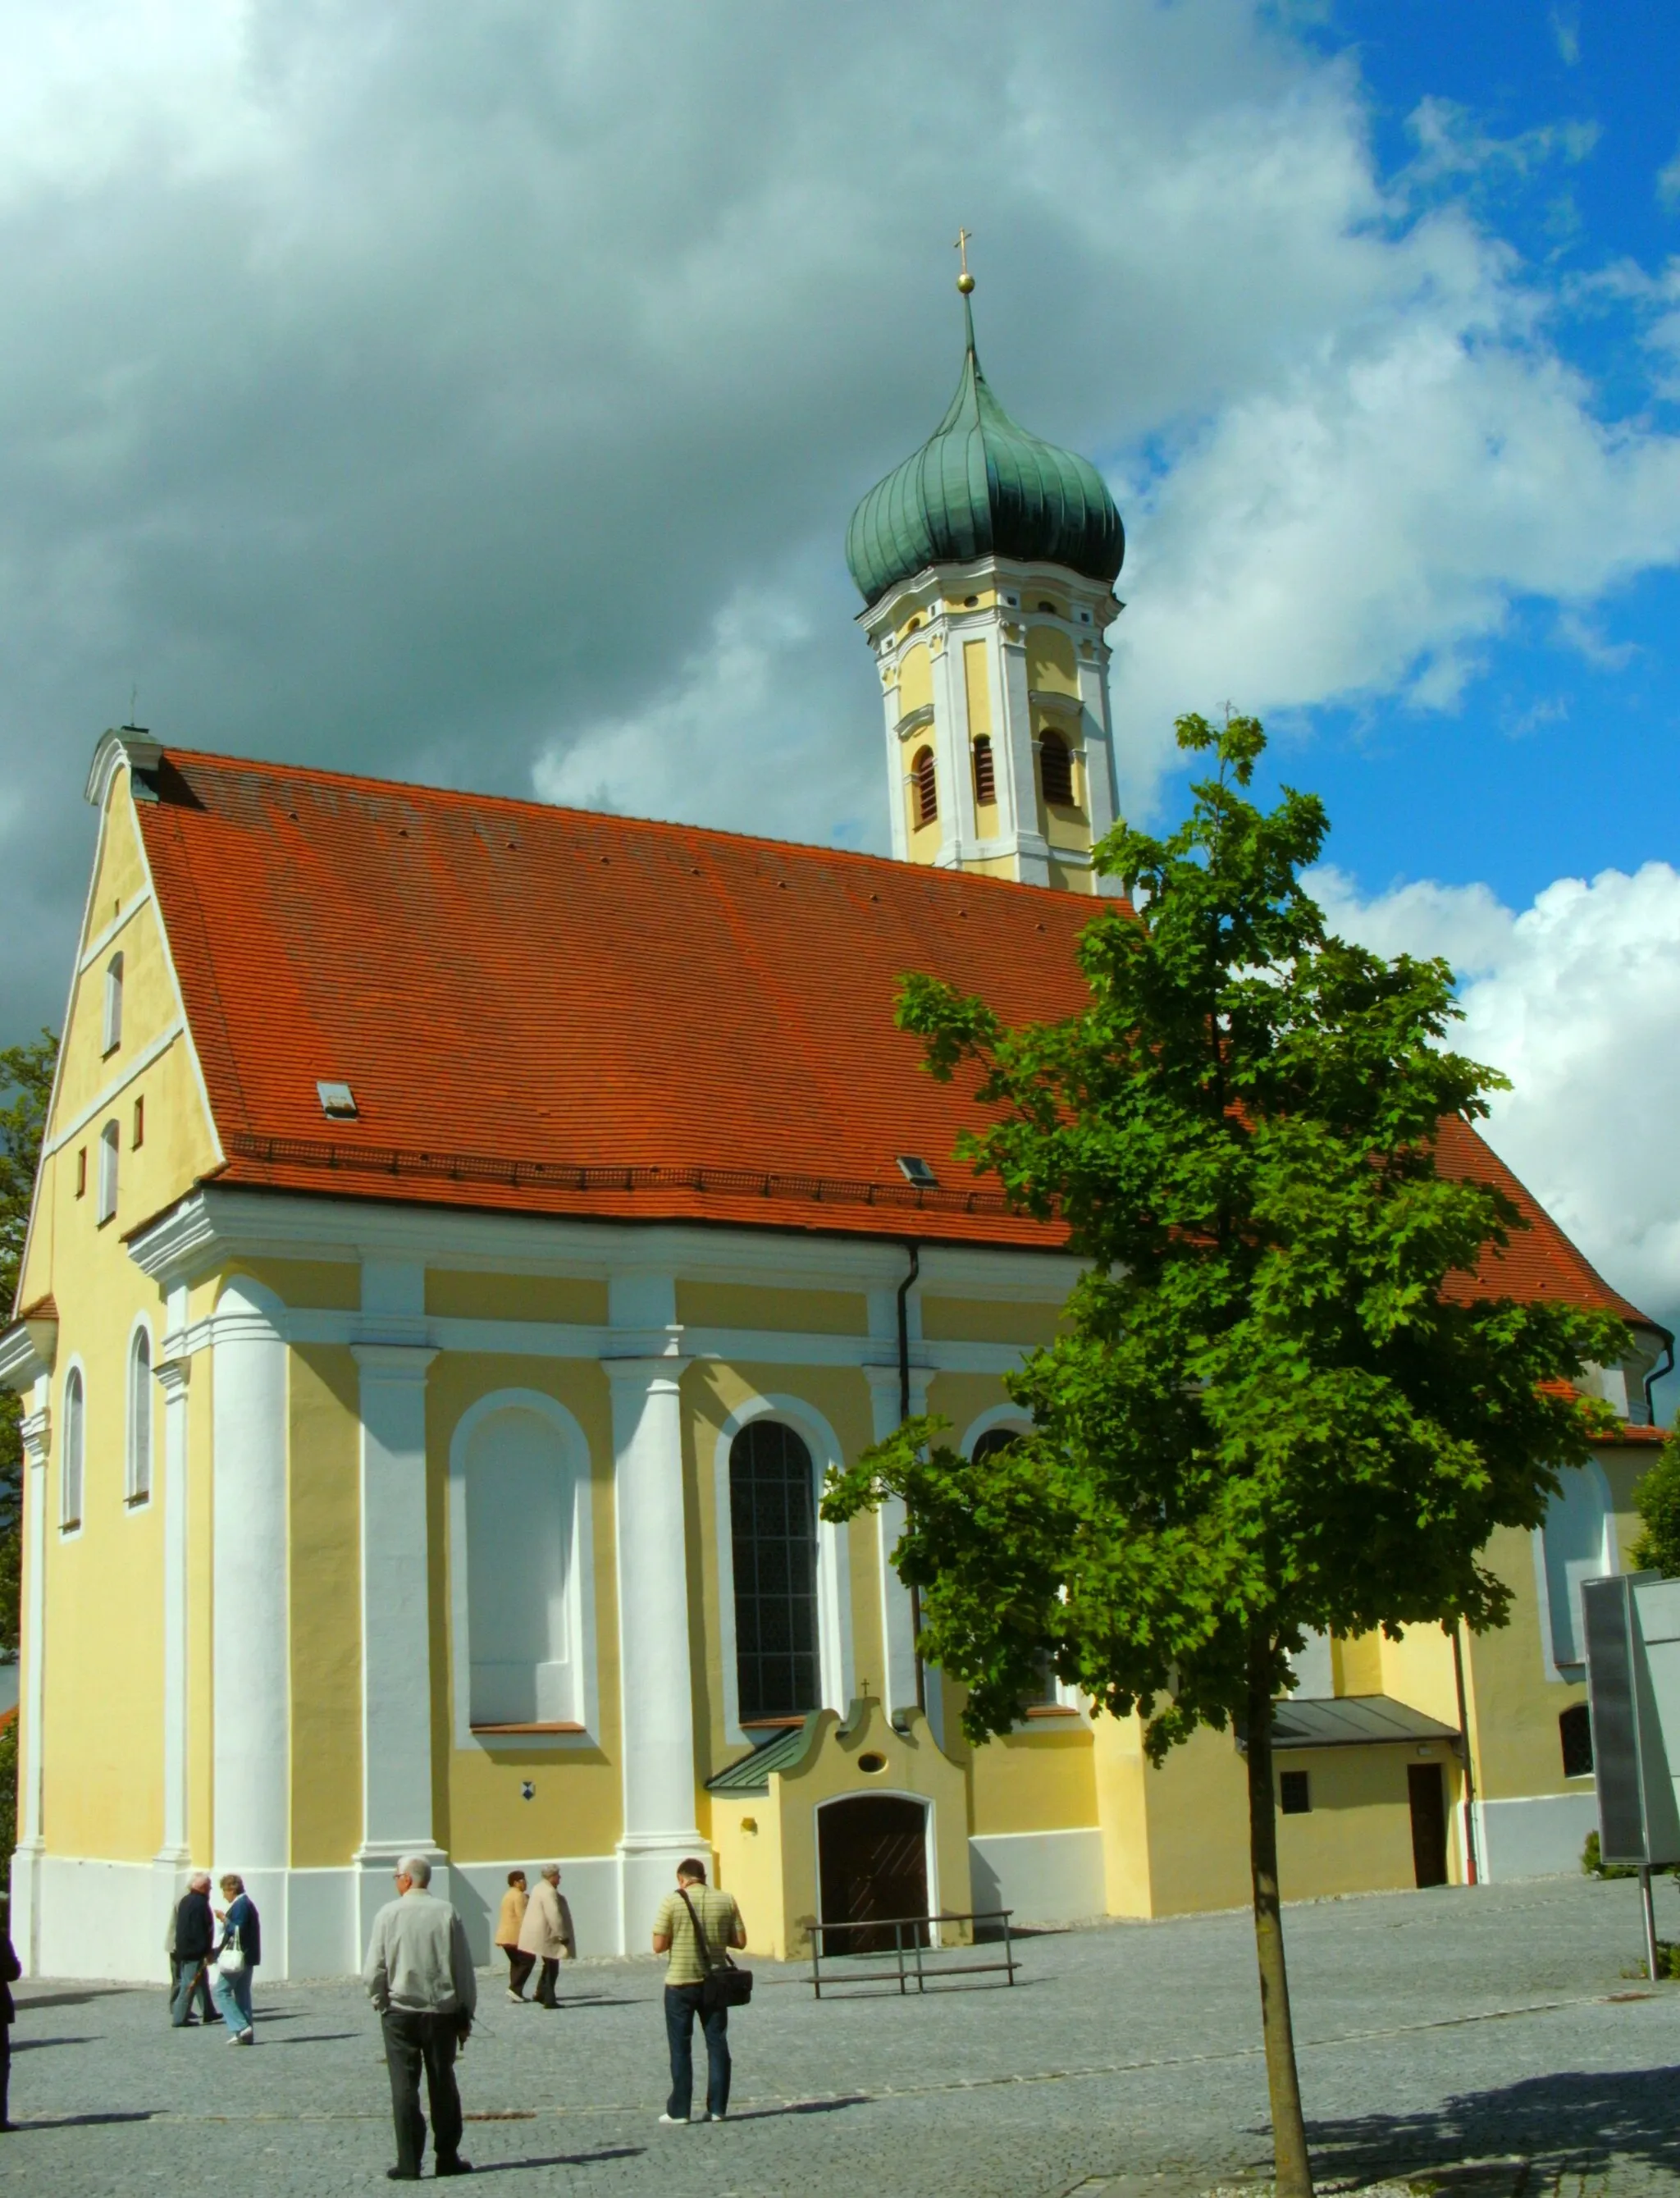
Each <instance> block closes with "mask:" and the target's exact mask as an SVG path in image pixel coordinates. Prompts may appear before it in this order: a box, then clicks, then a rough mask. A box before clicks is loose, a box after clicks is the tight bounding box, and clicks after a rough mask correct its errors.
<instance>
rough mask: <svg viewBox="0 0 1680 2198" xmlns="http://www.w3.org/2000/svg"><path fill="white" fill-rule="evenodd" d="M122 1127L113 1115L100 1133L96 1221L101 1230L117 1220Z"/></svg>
mask: <svg viewBox="0 0 1680 2198" xmlns="http://www.w3.org/2000/svg"><path fill="white" fill-rule="evenodd" d="M122 1143H123V1133H122V1125H121V1124H120V1123H119V1121H118V1119H117V1118H116V1116H115V1115H114V1114H113V1116H112V1117H111V1119H110V1120H109V1121H108V1122H107V1123H106V1125H105V1126H104V1127H103V1129H102V1130H101V1131H100V1133H99V1184H98V1203H97V1205H96V1207H95V1209H94V1217H93V1218H94V1220H95V1222H96V1224H98V1226H99V1227H100V1228H103V1227H104V1226H105V1224H106V1223H107V1222H108V1221H114V1220H115V1219H116V1218H117V1180H118V1176H119V1171H120V1166H121V1155H122Z"/></svg>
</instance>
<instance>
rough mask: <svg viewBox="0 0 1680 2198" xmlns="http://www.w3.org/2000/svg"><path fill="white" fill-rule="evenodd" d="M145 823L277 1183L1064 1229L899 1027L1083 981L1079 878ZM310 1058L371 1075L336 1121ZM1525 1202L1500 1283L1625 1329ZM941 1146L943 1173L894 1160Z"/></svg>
mask: <svg viewBox="0 0 1680 2198" xmlns="http://www.w3.org/2000/svg"><path fill="white" fill-rule="evenodd" d="M156 784H157V787H158V790H159V793H160V800H158V801H157V802H156V803H147V802H142V803H140V804H139V805H137V815H138V817H139V818H140V823H141V828H142V832H143V834H144V837H145V842H146V847H147V852H148V855H149V858H150V860H151V866H152V873H153V877H154V881H155V884H156V887H157V892H158V895H159V899H160V904H161V907H162V910H163V913H164V917H165V921H166V924H167V927H168V931H169V937H170V943H171V950H172V951H173V954H174V957H175V963H176V968H177V972H178V974H179V976H180V980H181V985H182V989H183V992H184V994H185V999H186V1009H187V1015H188V1018H189V1022H190V1024H191V1026H192V1030H193V1034H194V1038H195V1041H196V1043H197V1045H198V1050H199V1055H200V1058H201V1061H202V1063H203V1067H204V1073H205V1079H206V1084H207V1085H208V1087H209V1092H210V1101H211V1106H212V1110H213V1112H214V1114H215V1117H216V1123H217V1127H218V1131H219V1133H220V1135H221V1139H222V1144H223V1149H224V1152H225V1153H226V1154H227V1156H228V1165H227V1167H226V1170H225V1171H224V1175H223V1177H222V1178H221V1179H222V1180H223V1181H226V1182H231V1183H247V1184H261V1185H265V1186H270V1187H273V1188H276V1189H288V1190H298V1191H309V1192H317V1193H318V1192H321V1191H323V1190H328V1189H330V1190H331V1191H333V1192H334V1193H337V1194H339V1195H349V1196H359V1197H369V1198H379V1199H397V1200H404V1201H421V1202H426V1203H430V1204H437V1205H450V1206H465V1207H480V1208H485V1207H489V1208H499V1209H503V1210H508V1211H514V1212H542V1213H564V1214H578V1215H589V1216H592V1217H597V1218H634V1219H637V1220H666V1221H669V1220H703V1221H717V1222H725V1223H731V1224H748V1225H756V1226H760V1227H763V1226H766V1225H769V1226H776V1227H784V1228H785V1227H793V1228H804V1229H813V1230H824V1231H830V1232H840V1233H842V1234H848V1235H869V1236H874V1235H889V1236H899V1237H904V1236H916V1237H918V1238H921V1239H923V1240H927V1241H941V1240H943V1241H957V1242H970V1243H993V1244H1014V1245H1020V1246H1031V1247H1035V1248H1039V1249H1046V1250H1049V1249H1055V1248H1057V1247H1059V1246H1060V1245H1061V1242H1062V1241H1063V1237H1062V1232H1061V1230H1060V1229H1058V1228H1055V1227H1047V1226H1044V1225H1043V1224H1038V1223H1035V1222H1032V1221H1031V1220H1028V1219H1026V1218H1023V1217H1021V1216H1020V1215H1017V1214H1012V1213H1010V1212H1008V1211H1007V1210H1006V1209H1005V1207H1004V1206H1003V1201H1002V1198H1001V1196H1000V1195H999V1194H998V1191H997V1186H996V1183H995V1181H994V1180H993V1179H991V1178H980V1179H978V1180H977V1179H976V1178H974V1176H973V1175H972V1174H971V1173H970V1172H968V1170H967V1169H965V1168H963V1167H962V1166H959V1165H958V1163H957V1162H956V1161H955V1160H953V1159H952V1158H951V1156H950V1155H951V1148H952V1146H953V1144H954V1143H955V1141H956V1137H957V1135H958V1133H959V1132H960V1131H962V1129H964V1128H966V1127H969V1126H972V1125H973V1124H974V1121H975V1119H976V1114H975V1109H974V1102H973V1098H972V1091H973V1084H972V1080H967V1079H962V1078H959V1079H957V1080H956V1082H955V1083H953V1084H937V1083H935V1082H934V1081H933V1079H932V1078H931V1077H929V1076H928V1075H927V1074H926V1073H924V1071H923V1069H922V1067H921V1045H920V1043H919V1041H917V1040H916V1039H915V1038H910V1037H908V1036H906V1035H904V1033H903V1032H898V1031H897V1030H895V1029H894V1028H893V1027H892V1002H893V997H894V993H895V991H896V987H897V985H898V979H899V977H900V976H901V975H902V974H904V973H905V972H906V971H909V970H913V969H925V970H930V971H933V973H935V974H938V975H939V976H941V977H944V978H945V979H947V980H950V982H951V983H953V984H955V985H957V986H962V987H963V988H964V989H967V990H970V991H976V992H979V993H980V994H981V995H983V997H985V999H986V1000H988V1001H989V1002H990V1003H991V1006H992V1007H993V1008H994V1009H996V1010H997V1012H998V1014H999V1015H1002V1016H1003V1017H1004V1018H1005V1019H1006V1020H1009V1021H1026V1020H1029V1019H1045V1018H1049V1017H1054V1016H1056V1015H1066V1014H1070V1013H1072V1012H1073V1011H1074V1010H1075V1009H1077V1008H1078V1006H1079V1005H1080V1003H1081V1002H1082V1001H1083V999H1084V985H1083V981H1082V980H1081V979H1080V977H1079V974H1078V970H1077V969H1076V968H1075V966H1074V962H1073V951H1072V950H1073V942H1074V939H1076V937H1077V936H1078V933H1079V931H1080V930H1081V928H1082V927H1084V924H1086V923H1087V922H1089V921H1090V916H1091V913H1092V909H1091V904H1090V901H1089V900H1088V899H1086V898H1084V897H1083V896H1082V895H1076V894H1073V893H1057V892H1051V891H1048V890H1043V889H1041V888H1038V887H1030V886H1017V885H1011V884H1009V883H1008V882H1007V881H1003V880H999V879H992V878H979V877H969V876H966V875H962V874H961V873H958V872H954V871H948V870H933V869H924V868H921V867H920V866H917V865H913V864H910V863H898V862H890V861H885V860H882V859H881V858H878V857H875V856H869V855H857V854H851V853H846V852H841V851H839V850H836V849H833V848H822V847H800V846H788V845H787V844H785V843H784V842H782V841H779V840H754V839H749V838H747V837H745V836H743V835H741V834H735V833H725V832H708V831H701V830H699V829H695V828H694V827H691V826H687V825H680V824H660V823H644V822H642V821H640V820H636V819H631V818H626V817H610V816H600V815H596V814H593V813H590V812H589V811H578V810H571V809H554V808H549V807H547V806H544V805H540V804H538V803H533V802H527V801H510V800H500V799H497V798H496V797H493V796H491V795H486V794H458V793H449V792H443V791H439V790H437V789H435V788H426V787H415V786H403V785H397V784H392V783H390V782H385V781H381V780H375V779H365V778H353V777H350V776H343V775H340V774H338V773H334V772H328V771H319V770H301V769H298V768H295V767H293V766H289V765H279V764H261V763H246V762H240V761H235V760H231V759H227V758H224V757H216V756H205V755H195V754H189V753H182V752H177V751H171V752H170V753H167V754H166V756H165V758H164V759H163V762H162V764H161V765H160V768H159V770H158V772H157V775H156ZM317 1080H333V1081H341V1082H344V1083H346V1084H349V1085H350V1087H351V1089H352V1092H353V1093H354V1095H355V1098H356V1102H357V1108H358V1115H357V1119H355V1120H353V1121H329V1120H328V1119H327V1118H326V1117H325V1115H324V1114H323V1111H322V1108H321V1103H320V1101H319V1098H318V1097H317V1092H316V1084H317ZM1444 1146H1445V1151H1446V1154H1447V1155H1448V1164H1449V1166H1454V1167H1461V1166H1462V1168H1463V1169H1464V1171H1465V1172H1468V1173H1470V1174H1474V1175H1478V1176H1480V1177H1482V1178H1486V1179H1491V1180H1495V1181H1497V1182H1499V1183H1502V1184H1503V1186H1504V1187H1505V1189H1507V1190H1508V1191H1509V1193H1510V1195H1512V1196H1513V1197H1514V1199H1515V1200H1516V1201H1517V1202H1518V1203H1519V1205H1520V1206H1521V1207H1523V1209H1524V1211H1525V1212H1526V1213H1528V1214H1529V1216H1530V1217H1531V1218H1532V1221H1533V1223H1534V1226H1533V1228H1532V1230H1529V1231H1527V1232H1526V1233H1525V1234H1524V1235H1522V1236H1519V1237H1517V1238H1514V1240H1513V1243H1512V1247H1511V1249H1510V1251H1509V1253H1507V1254H1506V1255H1505V1258H1504V1259H1503V1262H1497V1263H1494V1264H1493V1265H1490V1266H1488V1268H1487V1270H1486V1273H1485V1281H1486V1282H1487V1283H1489V1284H1490V1285H1491V1286H1492V1287H1494V1288H1502V1289H1507V1288H1509V1289H1511V1290H1513V1291H1514V1294H1517V1295H1519V1296H1527V1295H1529V1294H1540V1293H1555V1294H1557V1295H1558V1296H1559V1297H1561V1298H1567V1299H1571V1300H1575V1301H1577V1302H1583V1303H1594V1304H1603V1305H1613V1306H1614V1307H1615V1308H1616V1309H1617V1310H1618V1311H1621V1312H1623V1313H1625V1314H1627V1315H1629V1316H1630V1317H1635V1318H1638V1317H1640V1316H1638V1315H1637V1314H1636V1311H1635V1310H1634V1308H1633V1307H1631V1305H1628V1304H1627V1302H1626V1301H1625V1300H1623V1299H1621V1298H1619V1297H1618V1296H1617V1295H1616V1294H1615V1293H1614V1292H1613V1291H1611V1290H1609V1289H1608V1288H1607V1286H1606V1285H1605V1284H1604V1283H1603V1282H1602V1281H1601V1280H1600V1279H1599V1277H1598V1276H1596V1274H1595V1273H1594V1272H1593V1270H1592V1269H1591V1267H1590V1266H1589V1265H1588V1264H1587V1262H1586V1261H1585V1260H1584V1259H1583V1258H1582V1257H1581V1255H1580V1253H1578V1252H1577V1251H1576V1250H1575V1248H1574V1247H1573V1246H1572V1244H1571V1243H1569V1241H1568V1240H1567V1238H1566V1237H1565V1236H1563V1234H1562V1232H1561V1230H1559V1229H1558V1228H1557V1227H1556V1225H1555V1224H1554V1223H1553V1222H1552V1221H1551V1220H1550V1219H1549V1217H1547V1216H1546V1215H1545V1214H1544V1213H1543V1212H1542V1210H1541V1208H1540V1207H1538V1205H1537V1204H1536V1203H1535V1201H1533V1199H1532V1198H1531V1197H1530V1196H1529V1195H1528V1194H1527V1193H1526V1191H1525V1190H1524V1189H1522V1186H1521V1185H1520V1183H1517V1182H1516V1180H1515V1178H1514V1177H1512V1176H1511V1175H1510V1174H1509V1171H1508V1170H1506V1169H1505V1168H1504V1167H1503V1166H1502V1165H1501V1163H1500V1162H1499V1161H1498V1160H1496V1159H1495V1158H1494V1156H1493V1154H1491V1152H1489V1151H1488V1149H1487V1148H1486V1147H1485V1145H1483V1144H1482V1143H1481V1142H1480V1140H1479V1138H1477V1137H1475V1135H1474V1132H1473V1131H1470V1130H1468V1129H1467V1128H1465V1127H1464V1126H1463V1125H1462V1124H1458V1123H1450V1124H1449V1125H1447V1131H1446V1135H1445V1139H1444ZM901 1153H903V1154H918V1155H920V1156H921V1157H922V1158H923V1159H925V1160H927V1161H928V1162H929V1163H930V1164H931V1165H932V1166H933V1169H934V1171H935V1172H936V1173H937V1175H938V1177H939V1184H940V1189H939V1190H938V1191H937V1192H931V1193H927V1194H918V1193H916V1192H915V1191H914V1190H912V1189H910V1186H909V1185H908V1184H907V1183H905V1182H904V1178H903V1177H902V1175H901V1174H900V1172H899V1171H898V1166H897V1164H896V1162H897V1155H898V1154H901Z"/></svg>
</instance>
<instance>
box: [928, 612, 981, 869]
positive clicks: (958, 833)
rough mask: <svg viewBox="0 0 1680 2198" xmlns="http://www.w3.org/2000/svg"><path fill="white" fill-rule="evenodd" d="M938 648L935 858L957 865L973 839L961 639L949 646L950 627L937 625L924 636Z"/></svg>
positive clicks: (948, 865)
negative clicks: (939, 825) (937, 828)
mask: <svg viewBox="0 0 1680 2198" xmlns="http://www.w3.org/2000/svg"><path fill="white" fill-rule="evenodd" d="M936 642H937V643H939V654H938V655H937V656H935V657H934V658H933V667H932V668H933V755H934V759H935V762H936V764H937V765H938V769H939V814H940V818H941V822H942V824H943V827H944V829H942V831H941V833H940V834H939V837H940V842H941V844H940V847H939V863H940V864H941V866H942V867H943V868H945V869H961V868H962V863H963V858H965V856H967V855H968V852H969V851H970V850H971V849H972V847H973V846H974V839H975V833H976V827H975V823H974V767H973V763H972V759H971V758H970V756H969V753H968V689H967V688H966V687H965V685H964V683H963V676H962V642H961V640H960V639H959V640H958V641H957V642H956V644H955V645H954V646H953V644H952V643H951V641H950V628H949V627H948V626H944V625H942V626H940V627H939V629H937V630H936V632H935V634H934V636H933V637H932V638H930V640H929V642H928V644H927V645H928V648H929V649H930V651H931V650H932V648H933V647H934V645H935V643H936Z"/></svg>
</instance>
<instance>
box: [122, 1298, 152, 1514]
mask: <svg viewBox="0 0 1680 2198" xmlns="http://www.w3.org/2000/svg"><path fill="white" fill-rule="evenodd" d="M123 1478H124V1481H125V1489H124V1493H125V1495H126V1497H128V1500H129V1502H130V1503H145V1501H146V1500H147V1498H148V1497H149V1496H150V1495H151V1492H152V1339H151V1337H150V1336H149V1335H148V1334H147V1333H146V1331H145V1329H143V1328H137V1329H135V1331H134V1340H133V1342H132V1343H131V1345H130V1346H129V1352H128V1457H127V1470H126V1472H125V1474H124V1476H123Z"/></svg>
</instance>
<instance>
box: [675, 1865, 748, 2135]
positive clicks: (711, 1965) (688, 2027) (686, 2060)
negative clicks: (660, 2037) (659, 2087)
mask: <svg viewBox="0 0 1680 2198" xmlns="http://www.w3.org/2000/svg"><path fill="white" fill-rule="evenodd" d="M746 1944H747V1926H746V1925H745V1924H744V1923H743V1922H741V1910H740V1909H738V1908H737V1907H736V1906H735V1895H734V1894H733V1893H724V1892H722V1891H720V1890H719V1889H718V1888H717V1887H712V1886H709V1885H707V1883H706V1864H704V1863H703V1862H697V1861H692V1860H690V1861H687V1862H679V1863H678V1864H677V1890H676V1892H675V1893H666V1896H665V1899H664V1900H663V1901H661V1902H660V1912H659V1914H658V1915H657V1916H655V1917H654V1952H655V1953H656V1954H669V1956H670V1957H671V1959H670V1962H669V1963H668V1964H667V1966H666V1973H665V2035H666V2044H667V2046H668V2047H669V2049H670V2052H671V2096H670V2097H669V2098H668V2099H667V2100H666V2108H665V2112H664V2113H663V2114H661V2115H660V2120H661V2121H662V2122H686V2121H689V2120H692V2119H693V2117H692V2115H691V2114H689V2108H690V2107H691V2106H692V2105H693V2103H694V2089H695V2061H694V2045H695V2016H696V2015H698V2016H699V2017H700V2027H701V2029H702V2030H704V2031H705V2032H706V2112H705V2113H704V2114H702V2115H701V2116H700V2120H702V2121H713V2122H720V2121H722V2120H723V2119H724V2115H725V2114H728V2112H729V2110H730V2008H732V2007H744V2006H745V2005H746V2003H747V2001H748V1999H750V1998H751V1997H752V1994H753V1972H752V1971H751V1969H742V1968H737V1967H736V1966H735V1963H734V1962H732V1961H731V1960H730V1947H731V1946H744V1945H746Z"/></svg>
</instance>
